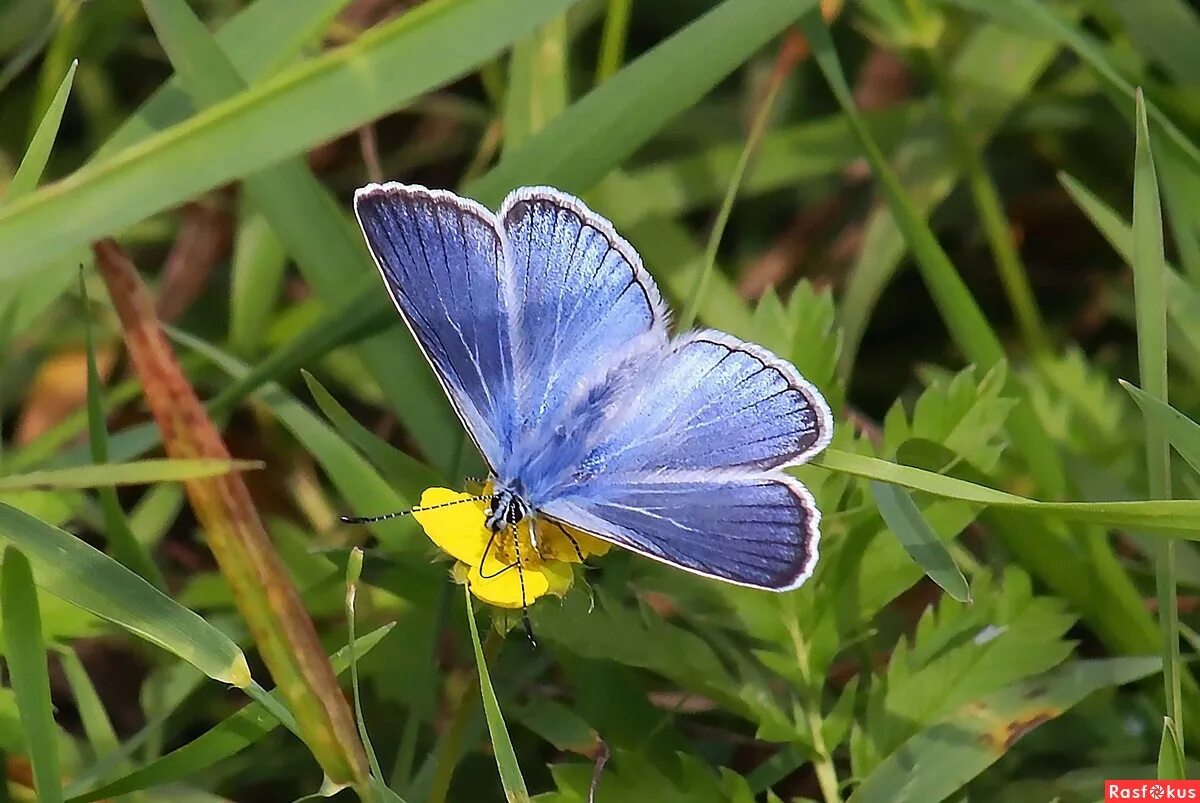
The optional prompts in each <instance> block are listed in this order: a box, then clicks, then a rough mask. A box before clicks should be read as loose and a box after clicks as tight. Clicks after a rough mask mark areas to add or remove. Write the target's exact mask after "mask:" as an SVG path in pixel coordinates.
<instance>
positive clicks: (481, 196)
mask: <svg viewBox="0 0 1200 803" xmlns="http://www.w3.org/2000/svg"><path fill="white" fill-rule="evenodd" d="M814 7H816V0H789V2H785V3H781V2H778V0H725V2H723V3H721V5H719V6H717V7H716V8H714V9H713V10H711V11H709V12H708V13H706V14H705V15H704V16H702V17H700V18H699V19H697V20H696V21H695V22H692V23H691V24H690V25H688V26H687V27H686V28H684V29H683V30H681V31H679V32H677V33H675V34H674V35H672V36H671V37H670V38H669V39H667V40H666V41H665V42H663V43H662V44H660V45H658V46H657V47H655V48H654V49H653V50H651V51H649V52H648V53H646V54H644V55H643V56H641V57H639V58H638V59H637V60H636V61H633V62H632V63H630V64H629V65H628V66H627V67H625V68H624V69H623V70H621V71H620V72H619V73H617V74H616V75H615V76H613V77H612V78H611V79H609V80H608V81H605V82H604V83H603V84H601V85H600V86H598V87H597V88H596V89H594V90H592V91H591V92H590V93H588V95H587V96H586V97H584V98H582V99H581V100H579V101H578V102H576V103H575V104H573V105H572V106H571V107H570V108H569V109H567V110H566V111H565V112H564V113H563V114H561V115H559V116H558V117H556V118H555V119H554V120H552V121H551V122H550V123H548V124H547V125H546V127H545V128H543V129H542V130H541V131H540V132H538V133H537V134H536V135H534V136H531V137H529V138H528V139H526V140H525V141H524V144H522V145H521V146H520V148H518V149H517V150H515V151H513V152H512V153H509V154H505V157H504V158H503V159H502V160H501V161H500V163H499V164H498V165H496V167H494V168H493V169H492V170H491V171H490V172H488V173H487V174H486V175H484V176H483V177H481V178H480V179H479V180H477V181H473V182H471V183H470V184H468V185H467V187H466V188H465V190H464V192H465V194H467V195H469V196H470V197H472V198H475V199H477V200H479V201H480V202H481V203H483V204H484V205H485V206H494V205H496V204H498V203H499V201H500V199H501V198H502V197H503V196H504V194H505V193H506V192H508V190H510V189H512V188H513V187H519V186H522V185H528V184H539V183H547V182H549V183H552V184H554V185H555V186H557V187H560V188H562V189H564V190H566V191H568V192H576V193H579V192H582V191H584V190H586V189H587V188H589V187H590V186H591V185H592V184H593V183H595V182H596V181H597V180H598V179H600V178H601V177H602V176H604V174H606V173H608V172H609V171H610V170H611V169H612V168H613V166H614V165H617V164H620V163H621V162H622V161H623V160H624V159H625V158H626V157H628V156H629V155H631V154H632V153H633V152H634V151H635V150H636V149H637V148H638V147H640V146H641V145H642V144H643V143H644V142H646V141H647V140H648V139H649V138H650V137H651V136H652V135H653V134H654V133H656V132H657V131H658V130H659V129H661V128H662V127H663V125H664V124H665V123H666V122H668V121H669V120H671V119H673V118H674V117H675V116H676V115H677V114H679V113H680V112H682V111H683V110H684V109H687V108H688V107H689V106H691V105H692V104H694V103H695V102H696V101H697V100H699V99H700V98H701V97H702V96H703V95H704V94H705V93H706V92H708V91H709V90H710V89H711V88H712V87H713V86H715V85H716V84H717V82H718V81H720V80H721V79H722V78H724V77H725V76H726V75H728V74H729V73H730V72H732V71H733V69H734V68H735V67H737V66H738V65H739V64H741V63H742V62H744V61H745V60H746V58H747V57H748V56H749V55H750V54H751V53H753V52H755V51H756V50H758V49H759V48H760V47H762V46H763V45H764V44H766V43H767V42H768V41H769V40H770V39H771V37H773V36H775V35H776V34H777V33H779V31H781V30H783V29H784V28H785V27H787V26H788V25H789V24H791V23H792V22H794V21H795V20H796V18H797V17H799V16H800V14H802V13H804V12H805V11H807V10H808V9H810V8H814ZM508 13H510V14H511V13H512V12H508ZM0 248H3V218H0Z"/></svg>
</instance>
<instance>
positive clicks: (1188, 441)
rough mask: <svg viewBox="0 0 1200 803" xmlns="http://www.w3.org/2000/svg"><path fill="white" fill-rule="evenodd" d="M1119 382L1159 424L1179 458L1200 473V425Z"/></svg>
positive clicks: (1124, 382) (1140, 390)
mask: <svg viewBox="0 0 1200 803" xmlns="http://www.w3.org/2000/svg"><path fill="white" fill-rule="evenodd" d="M1117 381H1118V382H1120V383H1121V387H1123V388H1125V390H1127V391H1129V395H1130V396H1132V397H1133V400H1134V401H1135V402H1137V405H1138V407H1140V408H1141V410H1142V415H1144V416H1145V417H1146V418H1147V419H1151V418H1153V419H1155V420H1156V421H1157V422H1158V425H1159V426H1160V427H1161V428H1162V432H1163V433H1164V434H1165V435H1166V437H1167V440H1169V441H1170V442H1171V445H1172V446H1174V447H1175V451H1177V452H1179V456H1180V457H1182V458H1183V459H1184V460H1186V461H1187V463H1188V465H1190V466H1191V467H1192V468H1194V469H1195V470H1196V471H1198V472H1200V424H1197V423H1196V422H1195V421H1193V420H1192V419H1190V418H1188V417H1187V416H1186V415H1184V414H1183V413H1181V412H1179V411H1178V410H1176V409H1175V408H1174V407H1172V406H1171V405H1169V404H1166V403H1165V402H1162V401H1159V400H1158V399H1156V398H1154V397H1153V396H1151V395H1149V394H1148V393H1146V392H1145V391H1144V390H1142V389H1141V388H1139V387H1137V386H1136V385H1131V384H1129V383H1128V382H1126V381H1125V380H1124V379H1119V380H1117Z"/></svg>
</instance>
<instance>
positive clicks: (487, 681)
mask: <svg viewBox="0 0 1200 803" xmlns="http://www.w3.org/2000/svg"><path fill="white" fill-rule="evenodd" d="M463 593H464V594H465V595H466V601H467V625H468V627H469V628H470V631H471V645H472V646H473V647H474V649H475V665H476V666H477V667H478V668H479V692H480V695H481V696H482V698H483V715H484V717H485V718H486V719H487V726H488V733H490V734H491V736H492V752H493V753H495V755H496V769H498V770H499V771H500V783H501V784H503V786H504V794H505V795H506V797H507V798H508V800H509V802H510V803H529V790H528V789H527V788H526V786H525V777H524V776H523V775H522V774H521V765H520V764H518V763H517V753H516V751H515V750H513V745H512V739H511V738H509V735H508V727H507V726H506V725H505V724H504V715H503V714H502V713H501V712H500V701H499V700H497V699H496V689H495V688H494V687H493V686H492V678H491V675H489V674H488V669H487V663H486V661H485V660H484V657H483V645H482V644H481V643H480V641H479V628H478V627H477V626H476V625H475V612H474V611H473V610H472V604H471V589H470V587H469V586H468V585H466V584H464V585H463Z"/></svg>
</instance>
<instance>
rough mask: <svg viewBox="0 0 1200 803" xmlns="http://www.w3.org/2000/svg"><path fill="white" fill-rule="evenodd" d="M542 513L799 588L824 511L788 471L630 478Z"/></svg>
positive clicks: (745, 580)
mask: <svg viewBox="0 0 1200 803" xmlns="http://www.w3.org/2000/svg"><path fill="white" fill-rule="evenodd" d="M542 512H543V513H544V514H546V515H549V516H551V517H553V518H555V519H558V520H560V521H563V522H566V523H568V524H570V525H572V526H574V527H577V528H579V529H581V530H585V531H588V532H590V533H592V534H594V535H596V536H598V537H600V538H603V539H604V540H606V541H611V542H612V543H615V544H617V545H618V546H622V547H625V548H626V549H629V550H632V551H634V552H638V553H640V554H642V555H645V556H647V557H650V558H654V559H656V560H659V561H662V562H664V563H669V564H671V565H674V566H678V567H680V568H683V569H687V570H689V571H691V572H694V573H696V574H701V575H704V576H706V577H715V578H717V579H720V580H725V581H727V582H732V583H737V584H739V585H745V586H751V587H753V588H764V589H769V590H772V591H786V590H788V589H791V588H795V587H796V586H798V585H800V584H801V583H803V582H804V580H806V579H807V578H808V576H809V575H810V574H811V573H812V570H813V567H814V566H815V565H816V561H817V540H818V525H819V524H820V519H821V515H820V512H819V511H818V510H817V507H816V505H815V504H814V503H813V500H812V496H811V495H810V494H809V493H808V491H807V490H806V489H805V488H804V486H803V485H801V484H800V483H799V482H798V481H796V480H794V479H792V478H791V477H789V476H787V475H784V474H772V475H759V476H744V477H731V476H721V475H720V474H710V475H708V476H705V475H704V473H702V472H690V473H688V474H684V473H682V472H681V473H678V474H676V475H674V476H670V475H659V476H653V475H646V476H644V477H640V478H633V477H627V478H626V479H625V480H624V481H617V480H614V481H613V482H607V483H602V484H601V485H599V486H597V487H595V488H593V489H592V490H591V492H589V493H588V494H587V495H586V496H583V495H581V496H576V497H571V498H564V499H559V500H556V501H554V502H550V503H549V504H547V505H545V506H544V507H543V509H542Z"/></svg>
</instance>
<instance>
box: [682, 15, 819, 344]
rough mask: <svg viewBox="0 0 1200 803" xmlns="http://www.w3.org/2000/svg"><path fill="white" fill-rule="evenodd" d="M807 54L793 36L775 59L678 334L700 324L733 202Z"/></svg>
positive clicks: (715, 223)
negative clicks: (787, 80)
mask: <svg viewBox="0 0 1200 803" xmlns="http://www.w3.org/2000/svg"><path fill="white" fill-rule="evenodd" d="M807 53H808V44H807V43H806V42H805V41H804V38H803V37H802V36H800V35H799V34H794V33H793V34H789V35H788V37H787V38H786V39H784V41H783V44H782V45H781V46H780V49H779V55H778V56H777V57H776V59H775V70H774V71H773V72H772V74H771V80H770V83H769V84H768V86H767V92H766V95H765V96H764V97H763V99H762V102H761V103H760V104H759V106H758V111H757V112H756V113H755V115H754V122H753V123H751V125H750V134H749V136H747V137H746V144H745V146H744V147H743V148H742V154H741V156H740V157H738V163H737V167H735V168H734V171H733V176H732V177H731V178H730V179H729V186H728V187H726V189H725V197H724V198H723V199H722V200H721V208H720V209H719V210H718V211H717V218H716V220H715V221H713V227H712V231H711V232H710V233H709V235H708V245H707V247H705V249H704V263H703V264H702V265H701V267H700V275H699V276H697V277H696V282H695V284H694V285H693V286H692V293H691V297H690V298H689V299H688V303H687V306H686V307H684V312H683V315H682V316H680V318H679V324H678V330H677V331H680V332H686V331H687V330H688V329H691V328H692V326H693V325H694V324H695V323H696V316H697V315H699V313H700V304H701V302H702V301H703V300H704V293H705V290H707V289H708V280H709V277H710V276H711V275H712V271H713V265H714V264H715V263H716V261H717V249H718V248H719V247H720V245H721V235H723V234H724V233H725V225H726V224H727V223H728V222H729V214H730V213H731V212H732V211H733V202H734V200H735V199H736V198H737V194H738V189H739V188H740V187H741V185H742V179H744V178H745V175H746V171H747V169H748V168H749V166H750V161H751V159H753V158H754V154H755V152H757V151H758V146H759V143H760V142H761V141H762V138H763V135H764V134H765V133H766V131H767V124H768V123H769V122H770V121H771V109H772V108H774V106H775V98H776V96H777V95H778V94H779V89H780V87H782V86H783V82H784V79H785V78H787V76H788V74H790V73H791V71H792V68H794V67H795V66H796V64H797V63H798V62H799V61H800V60H801V58H803V57H804V56H805V55H807Z"/></svg>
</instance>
